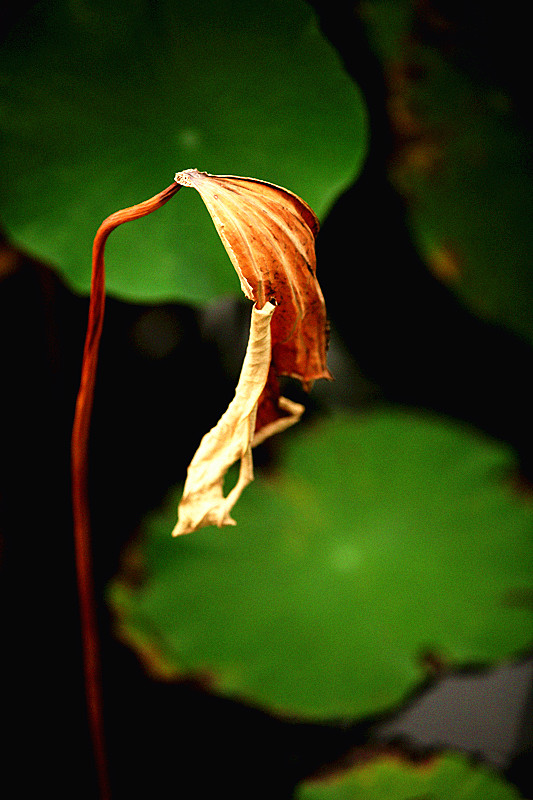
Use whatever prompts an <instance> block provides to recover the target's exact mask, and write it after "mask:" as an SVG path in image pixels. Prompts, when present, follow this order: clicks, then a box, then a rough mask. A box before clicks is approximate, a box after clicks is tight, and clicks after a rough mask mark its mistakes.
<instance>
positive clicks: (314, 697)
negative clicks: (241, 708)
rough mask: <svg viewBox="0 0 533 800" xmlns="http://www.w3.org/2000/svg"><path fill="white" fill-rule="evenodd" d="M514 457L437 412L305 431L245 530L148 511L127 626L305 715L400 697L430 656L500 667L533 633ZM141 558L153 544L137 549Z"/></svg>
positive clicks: (162, 664)
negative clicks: (188, 530) (199, 525)
mask: <svg viewBox="0 0 533 800" xmlns="http://www.w3.org/2000/svg"><path fill="white" fill-rule="evenodd" d="M512 466H513V457H512V455H511V454H510V453H509V451H507V450H506V449H505V448H503V447H501V446H499V445H497V444H495V443H494V442H492V441H489V440H487V439H484V438H481V437H480V436H478V435H476V434H475V433H474V432H472V431H470V430H468V429H464V428H462V427H459V426H457V425H453V424H451V423H448V422H444V421H442V420H439V419H437V418H430V417H423V416H414V415H411V414H408V413H393V412H387V413H385V412H380V413H375V414H373V415H370V416H366V417H360V418H353V417H352V416H349V415H340V416H337V415H334V416H333V417H332V418H329V419H326V420H325V421H322V422H320V423H317V424H315V425H313V426H310V427H306V426H302V427H301V428H300V430H299V431H294V432H291V435H289V436H288V437H287V438H286V439H285V442H284V451H283V453H282V457H281V462H280V464H279V467H278V468H277V469H276V471H275V473H274V474H270V475H263V474H261V473H259V474H258V475H257V476H256V480H255V482H254V483H253V484H252V485H251V486H249V487H248V488H247V489H246V490H245V492H244V494H243V496H242V498H241V499H240V501H239V503H238V504H237V506H236V507H235V509H234V516H235V518H236V520H237V522H238V525H237V527H235V528H229V529H222V530H219V529H216V528H208V529H204V530H202V531H199V532H197V533H193V534H189V535H188V536H184V537H181V538H179V539H172V538H171V536H170V532H171V530H172V527H173V525H174V522H175V516H176V503H177V499H178V498H177V496H176V497H173V498H172V499H171V501H170V502H169V504H168V507H167V508H166V510H164V511H162V512H158V513H156V514H154V515H153V516H152V517H151V518H150V519H149V520H147V522H146V526H145V530H144V536H143V537H142V551H143V560H144V569H145V573H144V580H143V581H142V582H141V583H140V584H139V583H138V581H136V582H135V584H134V585H133V586H129V585H128V583H127V581H126V580H122V581H120V580H118V581H117V582H115V585H114V586H113V589H112V592H111V600H112V603H113V605H114V608H115V611H116V613H117V617H118V621H119V623H120V626H121V628H122V631H123V634H124V636H125V637H127V638H128V640H129V641H130V642H131V643H133V645H134V646H135V647H137V648H138V650H139V652H140V653H141V655H142V657H143V658H144V659H145V660H146V661H147V662H148V663H150V664H151V665H152V667H153V668H154V669H156V670H158V671H160V672H161V671H163V672H164V673H165V674H166V675H167V677H168V675H172V674H175V675H176V676H179V675H185V674H191V673H192V674H194V673H204V674H208V675H209V678H210V685H211V686H212V687H213V689H214V690H215V691H218V692H220V693H222V694H225V695H232V696H236V697H238V698H241V699H243V700H245V701H247V702H249V703H252V704H257V705H260V706H264V707H268V708H269V709H272V710H274V711H275V712H280V713H290V714H296V715H299V716H301V717H306V718H335V717H351V718H353V717H358V716H362V715H366V714H370V713H375V712H377V711H381V710H384V709H387V708H390V707H391V706H394V705H395V704H396V703H398V702H399V701H400V700H401V699H402V698H403V697H404V696H405V694H406V692H408V691H410V690H412V689H413V688H414V687H415V685H416V684H417V682H419V681H420V679H421V677H422V668H421V666H420V663H419V656H420V654H421V653H422V652H423V651H427V649H428V648H429V649H431V650H433V651H436V652H437V654H438V656H439V657H440V658H442V659H444V660H445V661H447V662H448V663H449V664H450V665H453V666H456V665H461V664H466V663H472V662H490V661H493V660H495V659H500V658H503V657H505V656H508V655H510V654H512V653H515V652H516V651H520V650H522V649H523V648H525V647H526V646H527V645H529V644H530V643H531V641H532V639H533V620H532V615H531V609H530V608H528V597H529V598H530V597H531V586H532V575H533V570H532V565H533V564H532V562H533V543H532V533H533V503H532V502H531V501H526V500H525V499H524V498H523V497H520V496H518V495H515V494H514V493H513V491H512V489H511V485H510V483H511V482H510V479H509V475H508V472H509V470H510V469H511V467H512ZM137 558H138V555H137Z"/></svg>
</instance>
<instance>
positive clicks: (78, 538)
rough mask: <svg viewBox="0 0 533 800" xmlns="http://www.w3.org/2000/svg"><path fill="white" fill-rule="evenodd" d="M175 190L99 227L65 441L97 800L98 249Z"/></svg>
mask: <svg viewBox="0 0 533 800" xmlns="http://www.w3.org/2000/svg"><path fill="white" fill-rule="evenodd" d="M180 188H181V186H180V185H179V184H177V183H173V184H171V185H170V186H168V187H167V188H166V189H165V190H164V191H162V192H160V193H159V194H156V195H155V196H154V197H152V198H150V200H146V201H145V202H144V203H139V204H138V205H135V206H131V207H130V208H125V209H123V210H121V211H117V212H115V213H114V214H111V216H109V217H107V219H106V220H104V222H103V223H102V224H101V225H100V227H99V228H98V231H97V233H96V236H95V238H94V244H93V260H92V275H91V299H90V304H89V321H88V325H87V334H86V337H85V348H84V352H83V362H82V370H81V381H80V388H79V391H78V397H77V400H76V410H75V415H74V424H73V428H72V440H71V470H72V508H73V520H74V546H75V558H76V578H77V584H78V598H79V606H80V622H81V635H82V649H83V666H84V677H85V693H86V702H87V712H88V718H89V726H90V732H91V740H92V744H93V750H94V759H95V764H96V771H97V776H98V783H99V789H100V797H101V800H110V798H111V788H110V781H109V771H108V765H107V758H106V750H105V737H104V721H103V705H102V685H101V666H100V646H99V636H98V624H97V613H96V605H95V596H94V578H93V564H92V555H91V528H90V519H89V500H88V450H89V448H88V445H89V430H90V421H91V412H92V406H93V399H94V386H95V381H96V368H97V364H98V348H99V344H100V337H101V335H102V326H103V321H104V308H105V267H104V248H105V243H106V240H107V237H108V236H109V234H110V233H111V231H113V230H114V229H115V228H118V226H119V225H122V223H123V222H129V221H131V220H134V219H139V218H140V217H144V216H146V215H147V214H150V213H151V212H152V211H155V210H156V209H157V208H160V207H161V206H163V205H164V204H165V203H166V202H168V200H170V198H171V197H173V196H174V195H175V194H176V192H177V191H179V189H180Z"/></svg>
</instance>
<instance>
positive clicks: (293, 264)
mask: <svg viewBox="0 0 533 800" xmlns="http://www.w3.org/2000/svg"><path fill="white" fill-rule="evenodd" d="M174 180H175V181H176V182H177V183H179V184H181V185H182V186H192V187H194V188H195V189H196V190H197V191H198V192H199V194H200V196H201V197H202V200H203V201H204V203H205V205H206V207H207V210H208V211H209V213H210V215H211V218H212V219H213V222H214V224H215V227H216V229H217V231H218V234H219V236H220V238H221V240H222V242H223V244H224V246H225V248H226V251H227V253H228V255H229V257H230V259H231V261H232V263H233V266H234V267H235V270H236V272H237V275H238V276H239V278H240V282H241V287H242V290H243V292H244V294H245V295H246V297H249V298H250V300H253V301H254V303H255V304H256V305H257V307H258V308H262V307H263V306H264V304H265V303H266V301H267V300H271V299H274V300H275V302H276V305H277V306H278V309H277V311H276V315H275V318H274V319H273V320H272V365H273V368H274V370H275V372H276V374H277V375H291V376H292V377H294V378H298V379H299V380H301V381H302V382H303V383H304V384H307V383H311V382H312V381H314V380H316V379H317V378H328V377H330V376H329V372H328V370H327V367H326V308H325V304H324V297H323V295H322V291H321V289H320V286H319V284H318V281H317V279H316V256H315V238H316V235H317V233H318V228H319V223H318V219H317V218H316V215H315V213H314V211H313V210H312V209H311V208H310V207H309V206H308V205H307V203H305V202H304V201H303V200H301V199H300V198H299V197H297V196H296V195H295V194H293V193H292V192H289V191H288V190H287V189H283V188H281V187H280V186H275V185H274V184H272V183H266V182H265V181H260V180H256V179H254V178H237V177H234V176H230V175H209V174H208V173H206V172H199V171H198V170H196V169H188V170H185V171H184V172H178V173H177V174H176V176H175V179H174Z"/></svg>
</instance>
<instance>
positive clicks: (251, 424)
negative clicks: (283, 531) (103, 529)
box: [172, 303, 303, 536]
mask: <svg viewBox="0 0 533 800" xmlns="http://www.w3.org/2000/svg"><path fill="white" fill-rule="evenodd" d="M274 311H275V306H274V305H273V304H272V303H266V304H265V305H264V306H263V308H261V309H258V308H256V307H254V308H252V318H251V323H250V336H249V340H248V347H247V350H246V355H245V358H244V362H243V366H242V370H241V375H240V378H239V382H238V384H237V388H236V390H235V397H234V398H233V400H232V401H231V403H230V405H229V406H228V408H227V410H226V411H225V413H224V414H223V415H222V417H221V418H220V419H219V421H218V423H217V424H216V425H215V427H214V428H212V429H211V430H210V431H209V433H206V434H205V436H204V437H203V439H202V441H201V443H200V446H199V448H198V450H197V451H196V453H195V455H194V457H193V459H192V461H191V463H190V465H189V469H188V471H187V480H186V481H185V488H184V491H183V498H182V500H181V502H180V505H179V509H178V523H177V525H176V527H175V528H174V530H173V532H172V533H173V536H179V535H180V534H182V533H190V532H192V531H195V530H197V529H198V528H203V527H205V526H206V525H218V527H221V526H222V525H235V521H234V520H233V519H232V518H231V516H230V512H231V509H232V508H233V506H234V505H235V503H236V502H237V500H238V499H239V497H240V495H241V492H242V490H243V489H244V488H245V486H247V485H248V484H249V483H250V481H252V480H253V465H252V445H253V444H257V442H256V441H254V430H255V419H256V414H257V404H258V402H259V398H260V396H261V393H262V391H263V389H264V386H265V384H266V380H267V376H268V371H269V367H270V353H271V334H270V322H271V319H272V315H273V314H274ZM289 411H290V416H287V417H284V419H283V420H282V421H280V423H278V425H276V423H275V422H274V423H272V424H271V426H270V427H269V429H268V431H267V430H266V429H265V430H263V431H261V436H262V438H263V439H264V438H266V436H269V435H271V434H272V433H275V432H276V430H277V429H278V428H285V427H287V426H288V425H290V424H292V423H294V422H296V421H297V420H298V419H299V416H300V414H301V412H302V411H303V408H302V407H301V406H298V405H297V404H292V407H291V408H290V409H289ZM239 459H240V460H241V468H240V473H239V478H238V481H237V483H236V484H235V486H234V487H233V489H232V490H231V491H230V492H229V494H228V495H227V497H224V491H223V490H224V477H225V475H226V473H227V471H228V469H229V468H230V467H231V465H232V464H234V463H235V462H236V461H238V460H239Z"/></svg>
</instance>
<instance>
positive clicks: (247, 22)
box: [0, 0, 366, 302]
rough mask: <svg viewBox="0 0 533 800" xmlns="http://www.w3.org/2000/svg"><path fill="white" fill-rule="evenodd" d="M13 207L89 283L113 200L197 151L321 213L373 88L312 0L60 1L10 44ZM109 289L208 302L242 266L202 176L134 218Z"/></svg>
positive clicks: (29, 239)
mask: <svg viewBox="0 0 533 800" xmlns="http://www.w3.org/2000/svg"><path fill="white" fill-rule="evenodd" d="M0 132H1V137H2V138H1V142H2V143H1V145H0V147H1V155H2V171H1V178H0V181H1V190H0V223H1V224H2V225H3V226H4V227H5V228H6V230H7V232H8V234H9V235H10V237H11V238H12V239H13V241H14V242H15V243H16V244H18V245H19V246H21V247H22V248H24V249H26V250H27V251H29V252H30V253H32V254H34V255H35V256H38V257H39V258H41V259H44V260H45V261H47V262H49V263H50V264H51V265H52V266H56V267H57V268H58V269H59V270H60V272H61V274H62V275H63V276H64V278H65V279H66V280H67V281H68V282H69V283H70V284H71V286H73V287H74V288H75V289H77V290H80V291H87V290H88V287H89V275H90V260H91V247H92V240H93V237H94V234H95V232H96V229H97V227H98V225H99V224H100V222H101V221H102V220H103V219H104V218H105V217H107V216H108V215H109V214H110V213H112V212H113V211H116V210H118V209H120V208H124V207H126V206H130V205H133V204H135V203H138V202H140V201H142V200H145V199H147V198H149V197H151V196H152V195H154V194H155V193H156V192H159V191H161V190H162V189H164V188H165V187H166V186H168V185H169V184H170V183H172V180H173V178H174V174H175V172H176V171H180V170H183V169H187V168H190V167H196V168H198V169H200V170H205V171H207V172H211V173H215V174H228V173H229V174H233V175H244V176H251V177H255V178H261V179H263V180H267V181H270V182H272V183H277V184H281V185H282V186H286V187H287V188H288V189H290V190H291V191H293V192H296V193H297V194H299V195H301V196H302V197H303V198H304V199H305V200H306V201H307V202H308V203H309V204H310V205H311V206H312V207H313V208H314V210H315V211H316V213H317V214H318V215H319V216H322V215H324V214H325V212H326V211H327V209H328V208H329V206H330V205H331V203H332V202H333V200H334V198H335V197H336V195H337V194H338V193H339V192H340V191H341V190H342V189H343V188H344V187H345V186H346V184H347V183H349V182H350V181H351V180H352V179H353V177H354V175H355V174H356V172H357V170H358V168H359V166H360V163H361V160H362V158H363V155H364V149H365V141H366V128H365V115H364V109H363V104H362V101H361V97H360V95H359V93H358V91H357V90H356V88H355V87H354V85H353V84H352V83H351V82H350V80H349V79H348V77H347V76H346V74H345V73H344V71H343V69H342V66H341V63H340V60H339V58H338V56H337V54H336V52H335V51H334V50H333V48H332V47H331V45H330V44H329V43H328V42H327V41H326V40H325V39H324V38H323V37H322V35H321V34H320V32H319V29H318V26H317V24H316V22H315V19H314V16H313V12H312V11H311V9H310V7H309V6H308V5H307V4H306V3H304V2H303V0H265V2H261V3H250V2H244V0H242V1H241V2H235V0H197V2H177V0H162V1H161V2H157V3H152V2H148V0H134V2H132V1H131V0H127V1H126V0H114V2H112V3H108V2H103V0H88V2H69V0H48V2H43V3H37V4H33V7H32V9H31V11H30V12H29V14H28V15H26V16H25V17H23V19H22V20H21V22H20V25H18V27H17V28H16V29H15V30H14V31H12V32H11V35H10V36H9V37H8V38H7V41H5V42H4V43H3V46H2V50H1V51H0ZM107 256H108V257H107V266H108V287H109V290H110V291H111V292H113V293H115V294H117V295H119V296H121V297H123V298H125V299H130V300H135V301H141V300H142V301H148V300H152V301H155V300H171V299H175V300H180V301H190V302H203V301H205V300H208V299H211V298H213V297H214V296H216V295H219V294H221V293H223V292H239V291H240V289H239V282H238V279H237V277H236V276H235V274H234V270H233V268H232V267H231V264H230V262H229V259H228V258H227V256H226V255H225V253H224V251H223V249H222V246H221V244H220V243H219V241H218V237H217V235H216V233H215V230H214V228H213V225H212V223H211V220H210V217H209V215H208V213H207V211H206V210H205V208H204V207H203V204H202V202H201V200H200V198H199V197H197V196H196V192H194V191H191V190H182V191H181V192H180V193H179V195H178V196H177V197H176V198H175V199H174V200H173V201H172V202H171V203H170V204H169V205H168V206H166V207H165V208H163V209H161V210H160V211H158V212H157V213H156V214H154V215H152V216H151V217H149V218H146V219H143V220H140V221H138V222H135V223H132V224H131V225H126V226H124V228H121V229H120V230H118V231H117V232H116V233H114V234H113V236H112V237H111V239H110V241H109V244H108V251H107Z"/></svg>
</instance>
